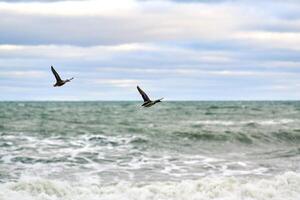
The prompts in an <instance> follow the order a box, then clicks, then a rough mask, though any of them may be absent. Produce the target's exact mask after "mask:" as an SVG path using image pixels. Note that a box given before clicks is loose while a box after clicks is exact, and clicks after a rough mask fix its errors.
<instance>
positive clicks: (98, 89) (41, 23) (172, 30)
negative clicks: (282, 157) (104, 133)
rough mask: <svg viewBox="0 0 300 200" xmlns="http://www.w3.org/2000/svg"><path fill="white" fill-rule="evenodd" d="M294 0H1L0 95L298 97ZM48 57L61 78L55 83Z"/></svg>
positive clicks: (299, 7) (298, 29)
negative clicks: (61, 81) (62, 81)
mask: <svg viewBox="0 0 300 200" xmlns="http://www.w3.org/2000/svg"><path fill="white" fill-rule="evenodd" d="M299 11H300V1H298V0H282V1H280V0H277V1H276V0H198V1H197V0H186V1H183V0H173V1H172V0H109V1H107V0H69V1H64V0H35V1H31V0H27V1H25V0H9V1H8V0H7V1H1V0H0V101H8V100H19V101H23V100H24V101H27V100H34V101H39V100H42V101H45V100H58V101H66V100H76V101H79V100H141V97H140V95H139V94H138V92H137V90H136V86H137V85H139V86H140V87H141V88H143V89H144V90H145V91H146V92H147V93H148V95H149V96H150V98H153V99H156V98H160V97H165V99H166V100H298V99H300V12H299ZM51 65H53V66H54V67H55V68H56V70H57V71H58V72H59V73H60V75H61V77H62V78H71V77H74V80H73V81H72V82H70V83H68V84H66V85H65V86H63V87H60V88H54V87H53V84H54V83H55V79H54V76H53V74H52V73H51V70H50V66H51Z"/></svg>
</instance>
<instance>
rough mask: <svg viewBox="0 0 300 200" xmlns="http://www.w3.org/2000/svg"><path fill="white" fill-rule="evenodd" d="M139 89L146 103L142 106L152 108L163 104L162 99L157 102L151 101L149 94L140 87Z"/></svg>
mask: <svg viewBox="0 0 300 200" xmlns="http://www.w3.org/2000/svg"><path fill="white" fill-rule="evenodd" d="M137 89H138V91H139V93H140V94H141V95H142V97H143V99H144V103H143V104H142V106H144V107H151V106H153V105H154V104H156V103H159V102H161V100H162V99H163V98H161V99H158V100H155V101H151V100H150V98H149V97H148V96H147V94H146V93H145V92H144V91H143V90H142V89H141V88H140V87H139V86H137Z"/></svg>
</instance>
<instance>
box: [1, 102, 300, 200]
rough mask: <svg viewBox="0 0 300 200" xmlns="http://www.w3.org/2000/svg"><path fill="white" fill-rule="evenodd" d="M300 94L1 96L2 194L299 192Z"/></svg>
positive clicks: (280, 195)
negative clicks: (113, 98) (262, 98)
mask: <svg viewBox="0 0 300 200" xmlns="http://www.w3.org/2000/svg"><path fill="white" fill-rule="evenodd" d="M299 122H300V102H164V103H161V104H158V105H157V106H154V107H152V108H147V109H143V108H141V107H140V102H76V103H74V102H2V103H0V166H1V167H0V199H218V200H219V199H247V200H248V199H293V200H294V199H295V200H296V199H297V200H298V199H300V145H299V142H300V123H299Z"/></svg>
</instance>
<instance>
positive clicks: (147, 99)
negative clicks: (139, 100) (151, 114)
mask: <svg viewBox="0 0 300 200" xmlns="http://www.w3.org/2000/svg"><path fill="white" fill-rule="evenodd" d="M137 89H138V91H139V93H140V94H141V95H142V97H143V99H144V102H147V101H151V100H150V98H149V97H148V96H147V94H146V93H145V92H144V91H143V90H142V89H141V88H140V87H139V86H137Z"/></svg>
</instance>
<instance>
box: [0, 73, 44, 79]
mask: <svg viewBox="0 0 300 200" xmlns="http://www.w3.org/2000/svg"><path fill="white" fill-rule="evenodd" d="M45 76H46V73H45V72H42V71H5V72H1V71H0V77H5V78H20V79H26V78H42V77H45Z"/></svg>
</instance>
